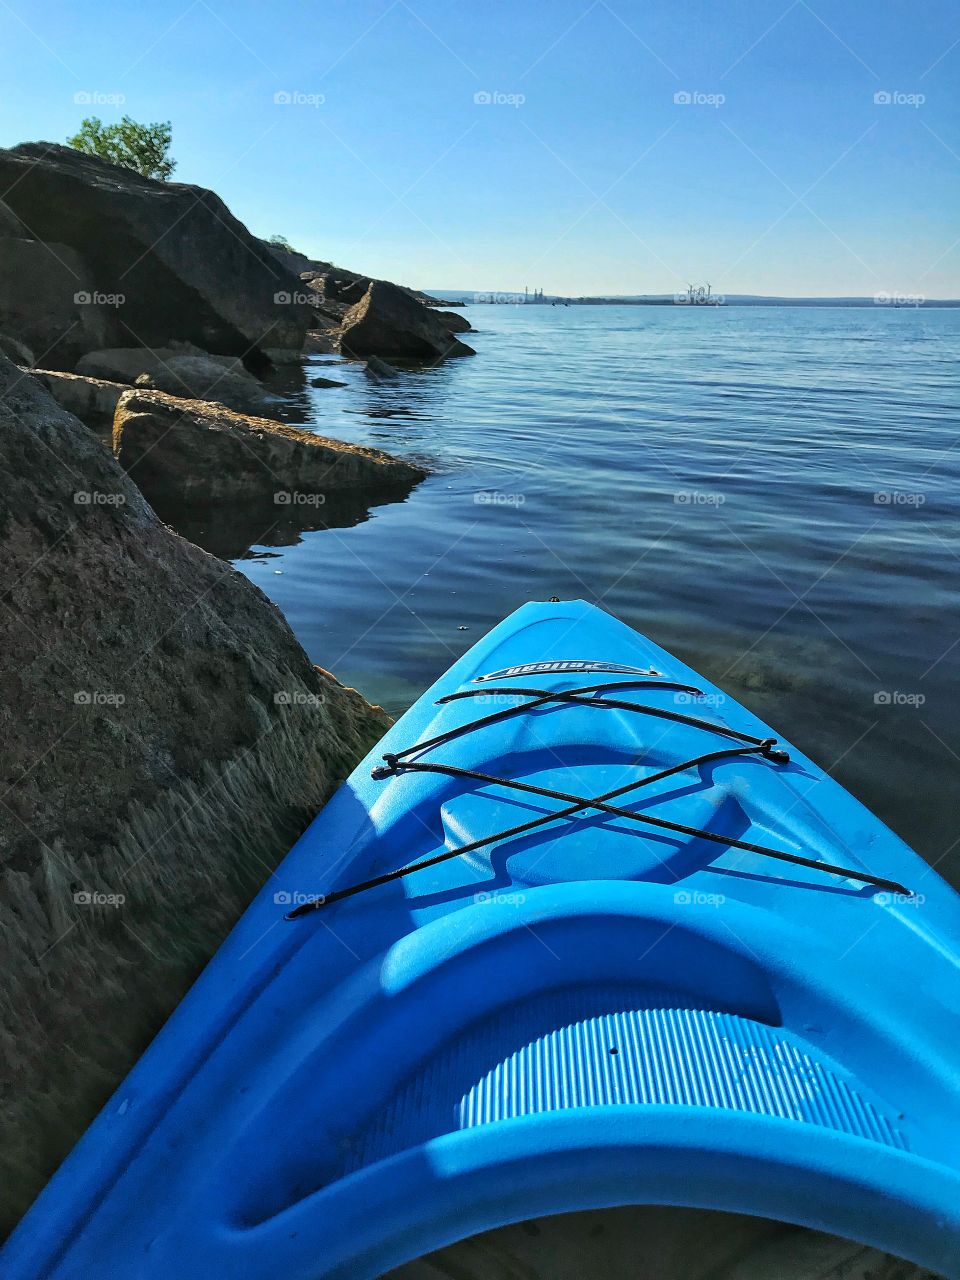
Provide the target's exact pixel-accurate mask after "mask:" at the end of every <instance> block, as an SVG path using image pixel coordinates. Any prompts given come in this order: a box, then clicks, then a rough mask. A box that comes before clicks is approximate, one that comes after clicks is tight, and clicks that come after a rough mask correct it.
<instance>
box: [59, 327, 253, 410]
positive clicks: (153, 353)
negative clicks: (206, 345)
mask: <svg viewBox="0 0 960 1280" xmlns="http://www.w3.org/2000/svg"><path fill="white" fill-rule="evenodd" d="M77 373H82V374H84V375H85V376H86V377H93V378H108V379H111V380H112V381H115V382H126V383H128V384H130V385H133V384H137V385H144V384H146V386H147V387H148V389H149V390H151V391H165V392H166V393H167V395H170V396H179V397H181V398H182V399H184V400H216V401H217V403H218V404H223V405H226V406H227V408H229V409H236V410H237V411H238V412H239V413H256V414H263V413H266V412H268V404H267V398H266V394H265V392H264V390H263V387H262V385H261V384H260V382H258V381H257V379H256V378H254V377H253V375H252V374H249V373H248V372H247V371H246V369H245V368H244V367H243V364H242V363H241V361H240V360H237V359H235V358H234V357H233V356H213V355H209V354H208V353H207V352H205V351H199V350H197V348H195V347H192V346H190V344H189V343H184V344H180V345H179V346H176V347H159V348H157V349H156V350H147V349H146V348H144V347H112V348H108V349H106V350H103V351H90V352H88V353H87V354H86V355H85V356H83V357H82V358H81V359H80V360H78V361H77Z"/></svg>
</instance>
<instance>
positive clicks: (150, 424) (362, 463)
mask: <svg viewBox="0 0 960 1280" xmlns="http://www.w3.org/2000/svg"><path fill="white" fill-rule="evenodd" d="M113 448H114V453H115V454H116V456H117V458H118V460H119V462H120V464H121V466H122V467H123V468H124V470H126V471H127V472H129V473H130V475H131V477H132V478H133V479H134V480H135V481H136V483H137V484H138V485H139V486H140V488H141V489H142V490H143V492H144V493H145V494H146V496H147V497H148V498H149V499H150V500H151V501H153V500H154V498H156V499H158V500H163V499H169V498H171V497H177V498H179V499H196V500H198V501H203V502H211V501H214V502H236V501H239V500H242V499H248V500H250V501H251V502H262V501H264V500H267V501H271V500H272V501H273V502H274V503H275V504H276V505H277V506H278V507H282V506H295V505H298V504H302V505H304V506H310V505H314V506H316V505H321V504H322V502H323V500H324V495H325V494H327V493H335V492H337V491H339V490H343V489H351V490H361V491H362V490H371V491H376V490H377V489H382V488H396V487H402V486H406V487H407V488H410V487H412V486H413V485H414V484H416V483H417V482H418V481H420V480H422V479H423V478H424V476H425V475H426V472H425V471H424V470H423V469H422V468H421V467H418V466H415V465H414V464H413V463H410V462H405V461H403V460H402V459H400V458H393V457H391V456H390V454H388V453H383V452H382V451H381V450H379V449H364V448H361V447H360V446H359V445H352V444H343V443H342V442H341V441H339V440H327V439H325V438H324V437H323V436H318V435H314V434H313V433H312V432H311V431H304V430H302V429H301V428H299V427H287V426H282V425H281V424H280V423H278V422H272V421H270V420H268V419H266V418H254V417H248V416H247V415H245V414H241V413H233V412H231V411H230V410H229V409H224V408H223V406H222V405H218V404H214V403H212V402H210V401H202V400H179V399H177V398H176V397H175V396H168V395H164V394H163V393H162V392H159V391H144V392H141V391H136V390H133V391H128V392H126V394H125V395H123V396H122V397H121V399H120V402H119V404H118V405H117V414H116V418H115V419H114V426H113Z"/></svg>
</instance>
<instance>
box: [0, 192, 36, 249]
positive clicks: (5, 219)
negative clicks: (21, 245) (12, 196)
mask: <svg viewBox="0 0 960 1280" xmlns="http://www.w3.org/2000/svg"><path fill="white" fill-rule="evenodd" d="M0 236H2V237H6V236H10V237H12V238H13V239H17V240H19V239H29V238H30V232H29V231H28V230H27V229H26V227H25V226H24V225H23V223H22V222H21V221H20V219H19V218H18V217H17V216H16V215H15V213H14V212H13V210H12V209H11V208H10V206H9V205H8V204H6V202H5V201H3V200H0Z"/></svg>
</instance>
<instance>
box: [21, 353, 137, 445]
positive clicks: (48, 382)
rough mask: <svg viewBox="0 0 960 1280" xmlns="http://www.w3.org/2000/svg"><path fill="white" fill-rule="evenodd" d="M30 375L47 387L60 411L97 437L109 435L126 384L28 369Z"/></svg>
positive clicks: (72, 374) (127, 388) (126, 389)
mask: <svg viewBox="0 0 960 1280" xmlns="http://www.w3.org/2000/svg"><path fill="white" fill-rule="evenodd" d="M30 373H31V374H32V375H33V376H34V377H35V378H36V380H37V381H38V382H39V383H41V385H42V386H44V387H46V389H47V390H48V391H49V392H50V394H51V395H52V396H53V398H54V400H56V402H57V404H58V405H59V406H60V408H61V409H66V410H67V412H68V413H72V414H74V415H75V417H77V418H79V419H80V421H81V422H82V423H83V424H84V426H86V427H89V428H90V430H91V431H94V432H96V434H97V435H100V436H105V435H112V433H113V419H114V416H115V414H116V412H117V402H118V401H119V399H120V397H121V396H122V395H123V393H124V392H125V391H129V390H130V388H129V387H128V386H127V385H126V383H123V382H108V381H106V380H104V379H103V378H82V377H80V375H79V374H76V373H61V372H60V371H59V370H55V369H31V370H30Z"/></svg>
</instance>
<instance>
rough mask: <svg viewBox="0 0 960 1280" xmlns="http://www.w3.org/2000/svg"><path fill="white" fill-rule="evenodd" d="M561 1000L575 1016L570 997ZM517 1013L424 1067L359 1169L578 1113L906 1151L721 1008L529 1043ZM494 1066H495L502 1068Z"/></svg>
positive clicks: (830, 1070) (880, 1120) (881, 1118)
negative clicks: (675, 1115)
mask: <svg viewBox="0 0 960 1280" xmlns="http://www.w3.org/2000/svg"><path fill="white" fill-rule="evenodd" d="M550 999H552V1001H553V1003H554V1005H555V1006H556V1008H555V1011H556V1013H557V1014H558V1015H562V1014H563V1013H564V1012H569V1008H567V1009H566V1010H565V1009H564V1008H563V1006H564V1005H565V1004H566V1005H567V1006H569V1000H568V999H565V998H564V995H563V993H557V994H555V995H553V996H552V997H551V998H550ZM537 1004H538V1005H539V1006H540V1007H539V1008H538V1009H537V1010H536V1011H534V1010H532V1009H531V1007H530V1006H529V1005H527V1006H522V1007H515V1008H512V1009H509V1010H506V1011H504V1012H501V1013H500V1014H498V1015H497V1016H496V1017H495V1018H493V1019H490V1020H489V1021H485V1022H484V1023H483V1024H482V1025H481V1026H479V1027H477V1028H475V1029H474V1030H473V1031H471V1032H469V1033H467V1034H466V1035H465V1036H463V1037H462V1038H461V1039H459V1040H458V1041H457V1042H456V1043H455V1044H451V1045H450V1046H448V1047H447V1048H446V1049H445V1050H444V1051H442V1052H441V1053H440V1054H439V1055H438V1056H437V1057H435V1058H433V1059H432V1060H431V1061H429V1062H427V1063H425V1064H424V1066H423V1068H422V1069H421V1070H420V1071H418V1072H417V1073H416V1074H415V1075H414V1076H413V1077H411V1078H410V1079H409V1080H408V1081H407V1082H406V1083H405V1084H404V1085H403V1086H401V1088H400V1089H399V1090H398V1091H397V1093H395V1094H394V1096H393V1098H392V1099H390V1100H389V1102H388V1103H387V1104H386V1106H385V1107H384V1109H383V1110H382V1111H380V1112H379V1114H378V1115H377V1117H376V1119H375V1120H374V1122H373V1123H372V1124H371V1126H370V1127H369V1128H368V1129H367V1131H366V1133H365V1134H363V1135H360V1136H359V1141H358V1144H357V1147H356V1148H355V1150H354V1156H353V1159H352V1160H351V1162H350V1167H351V1168H352V1169H356V1168H361V1167H363V1166H364V1165H368V1164H372V1163H374V1162H375V1161H376V1160H381V1159H384V1158H385V1157H387V1156H389V1155H392V1154H394V1153H396V1152H398V1151H403V1150H406V1149H407V1148H409V1147H411V1146H415V1145H417V1144H418V1143H421V1142H424V1141H426V1140H428V1139H429V1138H433V1137H438V1136H440V1135H441V1134H444V1133H452V1132H456V1131H458V1130H463V1129H470V1128H474V1127H476V1126H478V1125H487V1124H496V1123H497V1122H498V1121H502V1120H510V1119H514V1118H516V1117H519V1116H530V1115H537V1114H540V1113H542V1112H550V1111H562V1110H565V1109H568V1108H574V1107H602V1106H693V1107H711V1108H722V1109H724V1110H729V1111H740V1112H749V1113H752V1114H754V1115H763V1116H778V1117H780V1118H782V1119H785V1120H793V1121H797V1122H800V1123H804V1124H814V1125H819V1126H821V1127H822V1128H826V1129H833V1130H836V1131H838V1132H841V1133H845V1134H850V1135H853V1136H856V1137H861V1138H866V1139H869V1140H870V1141H872V1142H877V1143H881V1144H883V1145H885V1146H891V1147H899V1148H902V1149H906V1147H907V1143H906V1141H905V1139H904V1138H903V1136H902V1135H901V1134H900V1133H899V1132H898V1131H897V1129H896V1128H895V1126H894V1125H893V1123H891V1120H890V1119H889V1118H888V1117H887V1116H886V1115H885V1114H884V1113H883V1112H882V1111H881V1110H880V1109H879V1108H878V1107H877V1106H876V1105H874V1104H873V1103H872V1102H871V1101H868V1100H867V1099H866V1098H865V1097H863V1096H862V1094H861V1093H860V1092H859V1091H858V1088H857V1087H856V1082H855V1081H853V1080H851V1079H849V1078H845V1076H844V1074H842V1073H841V1072H840V1071H839V1070H837V1069H836V1068H834V1067H833V1066H832V1065H828V1064H825V1063H824V1062H822V1061H820V1060H819V1058H818V1057H817V1056H816V1053H815V1051H814V1050H813V1049H812V1047H811V1046H809V1045H807V1044H806V1043H804V1042H803V1041H801V1040H800V1039H799V1038H797V1037H795V1036H793V1035H791V1034H789V1033H786V1032H783V1031H782V1030H780V1029H778V1028H775V1027H770V1026H766V1025H765V1024H763V1023H760V1022H755V1021H753V1020H751V1019H749V1018H742V1017H738V1016H736V1015H735V1014H730V1013H720V1012H716V1011H714V1010H710V1009H690V1008H628V1009H620V1010H618V1011H616V1012H606V1013H599V1014H596V1015H594V1016H582V1017H577V1018H575V1019H572V1020H570V1021H567V1022H563V1023H561V1021H560V1018H558V1020H557V1025H556V1026H555V1029H553V1030H549V1031H546V1032H545V1033H540V1034H535V1035H533V1036H532V1037H529V1038H527V1037H526V1036H525V1032H526V1033H529V1030H530V1028H531V1023H534V1024H536V1026H537V1028H538V1030H539V1028H542V1026H543V1019H542V1015H543V1013H545V1012H546V1010H545V1009H544V1008H543V1003H542V1002H537ZM491 1063H492V1065H488V1064H491Z"/></svg>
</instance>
